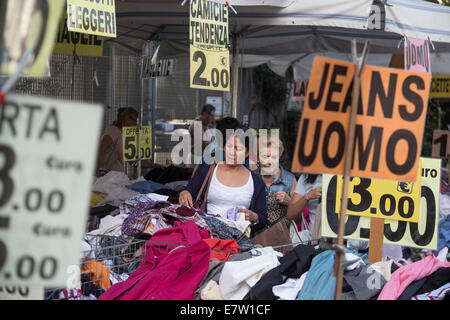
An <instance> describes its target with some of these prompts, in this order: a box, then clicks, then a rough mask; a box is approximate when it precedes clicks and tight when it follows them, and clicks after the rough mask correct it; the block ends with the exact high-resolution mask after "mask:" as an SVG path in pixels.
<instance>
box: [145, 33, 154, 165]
mask: <svg viewBox="0 0 450 320" xmlns="http://www.w3.org/2000/svg"><path fill="white" fill-rule="evenodd" d="M155 47H156V45H155V42H154V41H150V42H149V45H148V54H149V56H152V55H153V53H154V52H155ZM147 91H148V93H147V94H148V96H147V100H148V101H147V103H148V111H149V116H150V119H149V121H148V122H149V124H150V125H151V129H152V130H151V131H152V132H151V134H152V155H151V157H152V158H151V162H152V163H155V123H156V78H149V79H148V90H147Z"/></svg>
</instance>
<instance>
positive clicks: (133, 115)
mask: <svg viewBox="0 0 450 320" xmlns="http://www.w3.org/2000/svg"><path fill="white" fill-rule="evenodd" d="M138 117H139V113H138V112H137V111H136V109H134V108H133V107H126V108H119V110H118V113H117V119H116V120H115V121H114V122H113V123H112V125H111V126H109V127H108V128H106V130H105V131H104V133H103V135H102V137H101V140H100V146H99V151H98V156H97V171H98V172H99V171H101V172H103V173H105V172H109V171H122V172H123V171H124V164H123V142H122V141H123V139H122V128H123V127H135V126H137V120H138ZM141 166H142V167H143V168H153V167H157V166H158V165H155V164H151V163H148V162H144V161H142V162H141Z"/></svg>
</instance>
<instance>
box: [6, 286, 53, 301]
mask: <svg viewBox="0 0 450 320" xmlns="http://www.w3.org/2000/svg"><path fill="white" fill-rule="evenodd" d="M43 299H44V287H42V286H31V287H21V286H0V300H43Z"/></svg>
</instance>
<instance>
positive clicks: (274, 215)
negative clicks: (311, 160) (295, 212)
mask: <svg viewBox="0 0 450 320" xmlns="http://www.w3.org/2000/svg"><path fill="white" fill-rule="evenodd" d="M260 139H261V138H260ZM283 152H284V148H283V142H282V141H281V140H279V139H278V141H276V142H275V143H272V140H271V139H267V143H263V147H262V148H261V149H260V150H259V162H258V169H257V170H256V171H255V172H257V173H259V174H261V177H262V178H263V180H264V182H265V185H266V197H267V218H268V220H269V222H270V223H274V222H275V221H277V220H278V219H280V218H282V217H285V216H286V213H287V209H288V205H289V204H290V203H291V201H292V197H293V196H294V189H295V186H296V184H297V180H296V179H295V176H294V175H293V174H292V173H291V172H289V171H287V170H285V169H284V168H283V167H281V166H280V164H279V160H280V157H281V155H282V154H283Z"/></svg>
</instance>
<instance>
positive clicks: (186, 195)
mask: <svg viewBox="0 0 450 320" xmlns="http://www.w3.org/2000/svg"><path fill="white" fill-rule="evenodd" d="M178 202H179V203H180V204H181V205H182V206H188V207H192V206H193V203H192V196H191V193H190V192H189V191H187V190H183V191H181V192H180V196H179V198H178Z"/></svg>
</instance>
